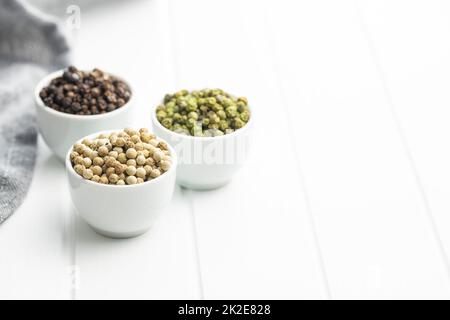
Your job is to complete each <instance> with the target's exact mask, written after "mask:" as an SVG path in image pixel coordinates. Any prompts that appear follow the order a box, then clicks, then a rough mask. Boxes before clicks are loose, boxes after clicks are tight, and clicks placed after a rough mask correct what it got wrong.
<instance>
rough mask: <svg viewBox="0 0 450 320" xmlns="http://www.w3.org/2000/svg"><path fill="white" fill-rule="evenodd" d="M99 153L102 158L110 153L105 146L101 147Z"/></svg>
mask: <svg viewBox="0 0 450 320" xmlns="http://www.w3.org/2000/svg"><path fill="white" fill-rule="evenodd" d="M97 151H98V155H99V156H101V157H104V156H106V155H107V154H108V153H109V150H108V148H107V147H105V146H101V147H99V148H98V150H97Z"/></svg>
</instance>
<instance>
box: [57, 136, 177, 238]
mask: <svg viewBox="0 0 450 320" xmlns="http://www.w3.org/2000/svg"><path fill="white" fill-rule="evenodd" d="M111 131H119V130H111ZM111 131H106V132H111ZM106 132H98V133H95V134H92V135H89V136H87V137H86V138H91V139H93V138H95V137H96V136H98V135H99V134H101V133H106ZM83 139H84V138H82V139H80V140H79V142H81V141H82V140H83ZM166 142H167V141H166ZM71 149H72V148H70V149H69V151H68V152H67V153H66V160H65V161H66V172H67V178H68V181H69V190H70V195H71V197H72V202H73V204H74V206H75V208H76V209H77V211H78V214H79V215H80V216H81V217H82V218H83V220H85V221H86V222H87V223H88V224H89V225H90V226H91V227H92V228H93V229H94V230H95V231H96V232H97V233H99V234H101V235H104V236H107V237H111V238H130V237H135V236H138V235H140V234H143V233H145V232H146V231H147V230H148V229H150V228H151V226H152V225H153V224H154V222H155V221H156V219H157V218H158V216H159V215H160V214H161V212H162V211H163V209H164V208H165V207H166V206H167V205H168V204H169V202H170V200H171V199H172V195H173V191H174V187H175V179H176V166H177V156H176V154H175V151H174V150H173V148H172V147H170V146H169V150H170V153H171V156H172V167H171V168H170V169H169V170H168V171H167V172H165V173H164V174H162V175H161V176H159V177H158V178H156V179H153V180H150V181H146V182H144V183H140V184H135V185H123V186H118V185H108V184H100V183H97V182H93V181H90V180H86V179H84V178H82V177H81V176H80V175H78V174H77V173H76V172H75V170H74V169H73V167H72V164H71V161H70V153H71Z"/></svg>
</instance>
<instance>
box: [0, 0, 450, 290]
mask: <svg viewBox="0 0 450 320" xmlns="http://www.w3.org/2000/svg"><path fill="white" fill-rule="evenodd" d="M81 10H82V16H81V19H82V20H81V29H80V30H72V31H70V30H69V32H71V33H72V37H73V41H74V55H73V58H74V63H75V64H76V65H79V66H99V67H101V68H104V69H106V70H111V71H114V72H116V73H118V74H120V75H122V76H123V77H124V78H126V79H129V80H130V81H131V82H132V83H133V84H134V86H135V88H136V89H135V91H136V97H137V100H138V109H139V110H137V113H136V124H137V125H141V126H150V125H151V124H150V111H151V109H152V108H153V107H154V106H155V104H157V103H158V102H159V100H160V99H161V98H162V97H163V95H164V94H165V93H168V92H171V91H173V90H176V89H181V88H187V89H193V88H202V87H220V88H223V89H225V90H227V91H229V92H231V93H234V94H237V95H244V96H247V97H248V99H249V101H250V103H251V105H252V108H253V110H254V116H255V119H256V121H255V124H256V132H255V139H254V140H255V144H254V148H253V150H252V152H251V156H250V159H249V161H248V163H247V165H246V166H245V167H244V168H243V169H242V170H241V171H240V172H239V174H238V175H237V176H236V177H235V179H234V180H233V181H232V182H231V183H230V184H229V185H227V186H225V187H223V188H221V189H218V190H214V191H209V192H195V191H189V190H181V189H180V188H178V187H177V189H176V191H175V195H174V198H173V202H172V204H171V205H170V207H169V208H167V211H166V212H165V214H164V215H163V217H162V218H161V219H160V221H159V223H158V224H157V225H156V226H155V227H154V228H153V229H152V230H151V231H150V232H149V233H147V234H145V235H144V236H141V237H138V238H135V239H128V240H111V239H107V238H104V237H101V236H99V235H97V234H95V233H94V232H93V231H92V230H91V229H90V228H89V227H88V226H87V225H86V224H85V223H84V222H83V221H81V220H80V219H79V218H78V217H77V216H76V214H75V212H74V209H73V207H72V204H71V202H70V198H69V194H68V190H67V186H66V181H65V175H64V169H63V164H62V163H60V162H59V161H58V160H57V159H56V158H55V157H54V156H52V155H51V153H50V151H49V150H48V148H47V147H46V146H45V145H44V143H43V142H42V140H41V139H40V140H39V156H38V161H37V166H36V172H35V176H34V179H33V183H32V186H31V189H30V192H29V195H28V198H27V199H26V201H25V202H24V204H23V205H22V207H21V208H20V209H19V210H18V211H17V212H16V213H15V214H14V215H13V216H12V217H11V218H10V219H9V220H8V221H7V222H6V223H4V224H3V225H2V226H1V228H0V298H44V299H45V298H61V299H74V298H75V299H85V298H87V299H90V298H158V299H159V298H182V299H184V298H186V299H187V298H193V299H201V298H207V299H216V298H236V299H240V298H255V299H259V298H273V299H278V298H289V299H291V298H295V299H302V298H308V299H309V298H310V299H312V298H318V299H350V298H362V299H368V298H377V299H381V298H438V299H441V298H444V299H447V298H450V282H449V275H450V267H449V259H448V254H449V250H450V232H449V231H450V215H449V213H450V197H449V194H450V146H449V143H448V140H449V137H450V125H449V123H450V112H449V108H450V90H449V86H450V2H449V1H446V0H440V1H439V0H431V1H429V0H422V1H412V0H361V1H357V0H339V1H338V0H329V1H326V0H314V1H313V0H303V1H298V0H291V1H289V0H283V1H269V0H265V1H263V0H259V1H256V0H255V1H243V0H227V1H218V0H189V1H186V0H134V1H111V2H110V3H108V4H106V5H105V3H103V5H102V6H100V5H98V6H93V7H90V8H89V9H86V10H85V9H84V8H83V7H82V8H81ZM30 94H32V93H31V92H30Z"/></svg>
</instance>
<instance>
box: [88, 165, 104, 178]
mask: <svg viewBox="0 0 450 320" xmlns="http://www.w3.org/2000/svg"><path fill="white" fill-rule="evenodd" d="M91 170H92V173H94V175H97V176H100V175H101V174H102V172H103V170H102V167H100V166H92V167H91Z"/></svg>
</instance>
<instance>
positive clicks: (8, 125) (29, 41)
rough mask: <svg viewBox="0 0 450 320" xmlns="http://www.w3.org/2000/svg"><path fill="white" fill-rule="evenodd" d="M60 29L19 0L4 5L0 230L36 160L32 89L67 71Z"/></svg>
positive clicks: (0, 21) (0, 2)
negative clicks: (56, 71)
mask: <svg viewBox="0 0 450 320" xmlns="http://www.w3.org/2000/svg"><path fill="white" fill-rule="evenodd" d="M68 52H69V46H68V43H67V41H66V38H65V37H64V35H63V33H62V32H61V29H60V26H59V25H58V23H57V22H56V21H55V20H54V19H52V18H51V17H49V16H47V15H44V14H42V13H40V12H39V11H38V10H36V9H34V8H33V7H31V6H30V5H28V4H26V3H24V2H23V1H19V0H0V224H1V223H2V222H4V221H5V220H6V219H7V218H8V217H9V216H10V215H11V214H12V213H13V212H14V211H15V210H16V209H17V208H18V207H19V205H20V204H21V203H22V201H23V200H24V198H25V196H26V193H27V191H28V188H29V185H30V183H31V179H32V176H33V169H34V164H35V159H36V147H37V128H36V121H35V115H34V113H35V112H34V100H33V98H34V94H33V93H34V87H35V86H36V84H37V82H38V81H39V79H40V78H41V77H43V76H44V75H45V74H46V73H48V72H49V71H51V70H54V69H59V68H61V67H64V66H66V65H67V59H68Z"/></svg>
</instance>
